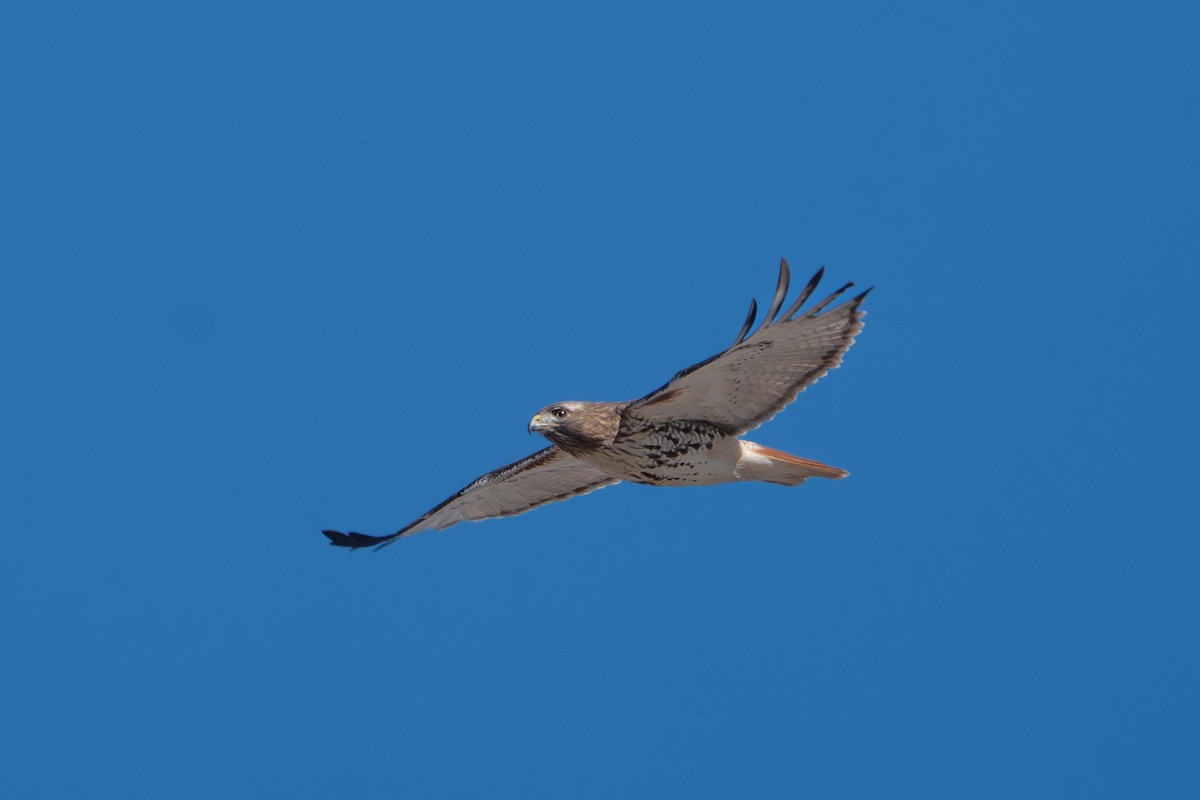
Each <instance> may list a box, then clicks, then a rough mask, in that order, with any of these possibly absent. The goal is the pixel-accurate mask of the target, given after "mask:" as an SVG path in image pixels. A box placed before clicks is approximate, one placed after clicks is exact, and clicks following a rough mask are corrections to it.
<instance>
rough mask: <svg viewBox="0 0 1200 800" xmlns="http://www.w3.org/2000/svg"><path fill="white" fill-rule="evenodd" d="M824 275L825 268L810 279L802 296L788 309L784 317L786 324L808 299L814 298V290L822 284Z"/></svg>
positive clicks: (801, 293)
mask: <svg viewBox="0 0 1200 800" xmlns="http://www.w3.org/2000/svg"><path fill="white" fill-rule="evenodd" d="M824 275H825V267H821V268H820V269H819V270H817V273H816V274H815V275H813V276H812V277H811V278H809V279H808V285H807V286H805V287H804V291H802V292H800V296H799V297H797V298H796V302H794V303H792V305H791V306H790V307H789V308H788V310H787V313H785V314H784V315H783V321H784V322H787V321H788V320H790V319H791V318H792V317H794V316H795V315H796V314H797V313H798V312H799V311H800V307H801V306H803V305H804V304H805V303H806V302H808V298H809V297H810V296H812V293H813V289H816V288H817V284H818V283H820V282H821V278H822V277H824Z"/></svg>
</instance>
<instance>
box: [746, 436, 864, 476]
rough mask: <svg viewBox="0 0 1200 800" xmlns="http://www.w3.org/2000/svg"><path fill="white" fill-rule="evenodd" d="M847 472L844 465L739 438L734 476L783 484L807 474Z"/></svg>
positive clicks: (819, 474) (845, 473)
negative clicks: (739, 450)
mask: <svg viewBox="0 0 1200 800" xmlns="http://www.w3.org/2000/svg"><path fill="white" fill-rule="evenodd" d="M849 474H850V473H849V472H847V471H846V470H844V469H838V468H837V467H831V466H829V465H828V464H822V463H821V462H820V461H813V460H812V459H811V458H801V457H800V456H794V455H792V454H791V453H785V452H783V451H782V450H776V449H774V448H771V447H764V446H762V445H761V444H755V443H754V442H746V441H743V442H742V457H741V460H739V461H738V467H737V476H738V478H740V479H741V480H744V481H766V482H767V483H778V484H782V485H783V486H799V485H800V484H802V483H804V481H805V480H807V479H808V478H831V479H836V478H844V477H846V476H847V475H849Z"/></svg>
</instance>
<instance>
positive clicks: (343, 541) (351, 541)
mask: <svg viewBox="0 0 1200 800" xmlns="http://www.w3.org/2000/svg"><path fill="white" fill-rule="evenodd" d="M560 459H572V460H574V456H571V455H568V454H567V453H565V452H563V451H562V450H560V449H559V448H558V447H556V446H554V445H550V446H549V447H546V448H543V449H542V450H538V451H537V452H536V453H533V454H531V455H528V456H526V457H525V458H522V459H519V460H517V461H514V462H512V463H511V464H506V465H505V466H503V467H500V468H499V469H494V470H492V471H491V472H488V473H486V474H484V475H481V476H479V477H478V478H476V479H475V480H473V481H471V482H470V483H468V484H467V485H466V486H464V487H463V488H461V489H459V490H458V491H457V492H455V493H454V494H452V495H450V496H449V497H447V498H446V499H445V500H443V501H442V502H440V503H438V504H437V505H436V506H434V507H433V508H431V509H429V510H428V511H426V512H425V513H424V514H422V515H421V516H419V517H417V518H416V519H415V520H413V521H412V522H410V523H409V524H407V525H405V526H404V527H403V528H401V529H400V530H398V531H396V532H395V533H391V534H388V535H386V536H372V535H370V534H366V533H357V532H355V531H350V532H348V533H342V532H341V531H332V530H323V531H321V533H323V534H325V536H326V538H328V539H329V543H330V544H332V545H334V546H336V547H348V548H350V549H352V550H358V549H360V548H363V547H376V548H377V549H378V548H383V547H386V546H387V545H389V544H391V543H392V542H394V541H396V540H397V539H399V538H400V537H401V536H404V535H405V534H408V533H418V532H420V531H423V530H427V528H426V527H422V523H424V522H426V521H428V520H429V519H430V518H431V517H433V516H434V515H435V514H437V513H438V512H439V511H442V510H443V509H445V508H446V507H447V506H449V505H451V504H452V503H454V502H455V501H457V500H460V499H462V498H463V497H466V496H467V495H468V494H470V493H471V492H472V491H474V490H476V489H479V488H481V487H484V486H487V485H490V484H495V483H497V482H498V481H502V480H504V479H507V478H512V477H515V476H517V475H520V474H521V473H523V472H526V471H528V470H530V469H534V468H537V467H543V466H548V465H550V464H553V463H555V462H556V461H558V460H560ZM580 465H581V466H584V465H583V463H582V462H580ZM618 482H619V481H618V480H617V479H616V478H608V477H607V476H604V478H599V479H596V480H590V481H585V482H583V483H582V484H581V485H580V486H579V487H578V488H576V489H574V490H572V491H569V492H566V493H562V494H559V495H553V496H548V497H546V498H544V499H541V500H539V501H538V502H535V503H533V504H531V505H529V506H527V507H526V508H523V509H520V510H517V511H508V512H502V513H498V514H494V515H490V516H489V517H486V518H487V519H491V518H493V517H506V516H516V515H517V514H523V513H525V512H526V511H532V510H533V509H535V508H538V507H539V506H543V505H545V504H547V503H553V502H556V501H558V500H566V499H568V498H571V497H576V496H579V495H583V494H587V493H588V492H591V491H593V490H595V489H599V488H601V487H603V486H608V485H610V484H613V483H618ZM481 519H483V518H481ZM458 521H459V520H456V521H455V522H451V523H449V524H447V525H444V526H434V527H439V528H440V527H450V525H454V524H457V522H458Z"/></svg>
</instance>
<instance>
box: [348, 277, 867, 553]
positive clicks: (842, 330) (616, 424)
mask: <svg viewBox="0 0 1200 800" xmlns="http://www.w3.org/2000/svg"><path fill="white" fill-rule="evenodd" d="M823 274H824V268H822V269H820V270H818V271H817V274H816V275H814V276H813V278H812V279H811V280H810V281H809V282H808V284H807V286H806V287H805V288H804V290H803V291H802V292H801V293H800V296H799V297H798V298H797V299H796V300H795V301H794V302H793V303H792V305H791V306H790V307H789V308H788V310H787V311H786V312H785V313H784V314H783V315H782V316H780V315H779V311H780V308H781V307H782V304H783V301H784V299H785V298H786V296H787V290H788V283H789V278H790V272H789V270H788V265H787V261H781V262H780V265H779V284H778V286H777V287H776V291H775V296H774V298H773V300H772V302H771V306H770V308H769V309H768V311H767V314H766V317H765V319H764V320H763V323H762V324H761V325H760V326H759V327H758V329H757V330H755V331H754V332H753V333H752V334H751V333H750V330H751V328H752V327H753V325H754V320H755V316H756V314H757V304H756V303H755V302H754V301H751V303H750V312H749V314H747V316H746V321H745V323H744V324H743V325H742V329H741V331H740V332H739V333H738V335H737V337H736V338H735V339H734V342H733V344H732V345H731V346H730V347H729V348H728V349H726V350H724V351H722V352H720V353H718V354H716V355H715V356H713V357H711V358H709V359H706V360H704V361H701V362H700V363H699V364H696V365H694V366H691V367H688V368H687V369H685V370H683V371H681V372H679V373H677V374H676V375H675V377H673V378H672V379H671V380H670V381H668V382H667V383H666V384H664V385H663V386H661V387H659V388H658V389H655V390H654V391H653V392H650V394H648V395H646V396H645V397H642V398H639V399H637V400H631V401H629V402H624V403H598V402H585V401H578V400H572V401H566V402H561V403H555V404H554V405H550V406H546V407H545V408H543V409H542V410H541V411H539V412H538V413H537V414H535V415H534V416H533V419H532V420H530V422H529V430H530V432H536V433H540V434H542V435H543V436H545V437H546V438H547V439H549V440H550V442H551V445H550V447H547V448H545V449H543V450H540V451H538V452H537V453H534V454H533V455H531V456H529V457H527V458H524V459H522V460H520V461H517V462H514V463H512V464H509V465H508V466H506V467H502V468H500V469H498V470H494V471H493V472H489V473H488V474H486V475H484V476H483V477H481V478H479V479H478V480H476V481H474V482H472V483H471V484H469V485H467V486H466V487H464V488H463V489H462V490H460V491H459V492H458V493H456V494H455V495H453V496H452V497H450V498H448V499H447V500H445V501H444V502H443V503H441V504H440V505H438V506H436V507H434V508H433V509H430V510H429V511H428V512H426V513H425V514H423V515H422V516H420V517H419V518H418V519H416V520H415V521H413V522H412V523H410V524H408V525H406V526H405V527H403V528H401V529H400V530H398V531H396V532H395V533H393V534H390V535H388V536H370V535H367V534H362V533H340V532H338V531H324V533H325V535H326V536H327V537H329V540H330V542H332V543H333V544H335V545H339V546H342V547H351V548H358V547H366V546H369V545H382V544H386V543H388V542H391V541H393V540H395V539H397V538H398V537H401V536H404V535H407V534H411V533H416V532H418V531H422V530H440V529H442V528H447V527H449V526H451V525H454V524H456V523H458V522H463V521H475V520H482V519H489V518H492V517H503V516H513V515H515V514H523V513H525V512H526V511H530V510H532V509H534V508H537V507H539V506H542V505H545V504H546V503H552V502H556V501H559V500H565V499H567V498H569V497H575V496H578V495H581V494H587V493H588V492H591V491H593V490H595V489H598V488H601V487H603V486H608V485H610V484H613V483H617V482H619V481H633V482H635V483H645V484H650V485H654V486H702V485H706V484H714V483H725V482H729V481H766V482H769V483H778V484H782V485H784V486H798V485H800V484H801V483H803V482H804V481H805V480H807V479H808V478H813V477H817V478H831V479H836V478H844V477H846V475H848V474H849V473H847V472H846V471H845V470H843V469H839V468H837V467H831V466H829V465H828V464H822V463H821V462H819V461H813V460H811V459H807V458H801V457H800V456H794V455H791V454H789V453H785V452H782V451H780V450H775V449H773V448H770V447H765V446H763V445H760V444H756V443H754V442H749V441H745V440H742V439H739V438H737V437H738V436H740V435H741V434H743V433H745V432H746V431H749V430H751V429H753V428H756V427H758V426H759V425H761V424H762V423H763V422H766V421H767V420H769V419H771V417H773V416H775V414H777V413H779V411H780V410H782V409H783V407H784V406H786V405H787V404H788V403H790V402H791V401H792V400H794V399H795V398H796V395H798V394H799V393H800V392H802V391H804V390H805V389H806V388H807V387H809V386H811V385H812V384H813V383H815V382H816V381H817V380H818V379H820V378H821V377H822V376H823V375H825V374H826V373H827V372H828V371H829V370H831V369H833V368H835V367H837V366H838V365H839V364H840V363H841V359H842V356H843V354H845V352H846V350H848V349H849V348H850V345H852V344H853V343H854V337H855V336H856V335H857V334H858V332H859V331H861V330H862V327H863V323H862V318H863V315H864V312H863V311H861V310H860V306H861V305H862V301H863V298H865V297H866V296H867V293H868V292H869V291H870V289H868V290H867V291H866V292H862V293H861V294H859V295H856V296H855V297H853V298H851V299H850V300H848V301H846V302H844V303H842V304H841V305H837V306H834V307H832V308H829V306H831V305H832V304H833V302H834V301H835V300H836V299H837V298H839V297H840V296H841V295H842V294H843V293H844V292H845V291H846V290H847V289H849V288H850V287H851V286H853V285H854V284H852V283H847V284H846V285H845V286H843V287H841V288H840V289H838V290H837V291H836V292H834V293H833V294H832V295H830V296H829V297H827V298H826V299H825V300H823V301H821V302H820V303H818V304H817V305H816V306H815V307H813V308H812V309H810V310H809V311H807V312H805V313H804V314H800V313H799V312H800V310H801V307H802V306H803V305H804V303H805V302H806V301H807V300H808V298H809V296H811V294H812V292H813V290H814V289H815V288H816V286H817V284H818V283H819V282H820V280H821V276H822V275H823ZM826 309H828V310H826ZM747 334H749V335H747Z"/></svg>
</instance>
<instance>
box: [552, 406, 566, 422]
mask: <svg viewBox="0 0 1200 800" xmlns="http://www.w3.org/2000/svg"><path fill="white" fill-rule="evenodd" d="M550 413H551V414H552V415H553V416H554V418H555V419H562V418H563V417H565V416H566V415H567V410H566V409H565V408H563V407H562V406H555V407H554V408H552V409H550Z"/></svg>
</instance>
